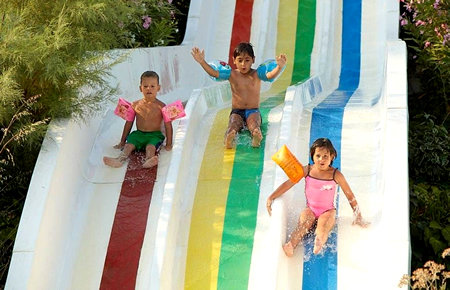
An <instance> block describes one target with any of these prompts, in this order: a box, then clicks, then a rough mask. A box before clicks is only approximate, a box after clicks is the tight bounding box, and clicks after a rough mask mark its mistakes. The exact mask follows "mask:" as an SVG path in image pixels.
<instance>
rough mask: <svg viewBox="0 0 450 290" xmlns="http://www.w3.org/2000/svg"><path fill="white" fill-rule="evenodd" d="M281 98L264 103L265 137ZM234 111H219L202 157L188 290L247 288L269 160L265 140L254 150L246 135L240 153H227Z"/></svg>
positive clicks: (241, 138)
mask: <svg viewBox="0 0 450 290" xmlns="http://www.w3.org/2000/svg"><path fill="white" fill-rule="evenodd" d="M282 101H283V98H282V97H271V98H269V99H267V100H266V101H264V102H262V103H261V107H260V111H261V116H262V119H263V122H262V126H261V129H262V132H263V135H264V136H265V135H266V132H267V123H268V120H267V116H268V114H269V112H270V110H271V109H272V108H274V107H275V106H277V105H279V104H281V103H282ZM229 114H230V109H229V108H227V109H223V110H221V111H219V112H218V113H217V115H216V118H215V120H214V123H213V126H212V128H211V131H210V136H209V139H208V143H207V145H206V150H205V153H204V156H203V161H202V165H201V169H200V174H199V179H198V184H197V190H196V193H195V198H194V205H193V209H192V217H191V225H190V233H189V244H188V252H187V261H186V277H185V288H186V289H216V288H217V289H246V288H247V284H248V277H249V271H250V262H251V254H252V248H253V237H254V233H255V227H256V214H257V209H258V200H259V193H260V190H259V188H260V184H261V175H262V170H263V161H264V148H265V146H264V145H265V143H264V142H265V138H263V141H262V143H261V146H260V147H259V148H253V147H251V137H250V134H249V132H248V131H247V130H244V131H242V132H241V133H240V134H238V135H237V137H236V148H235V149H224V146H223V136H224V132H225V131H226V128H227V124H228V116H229Z"/></svg>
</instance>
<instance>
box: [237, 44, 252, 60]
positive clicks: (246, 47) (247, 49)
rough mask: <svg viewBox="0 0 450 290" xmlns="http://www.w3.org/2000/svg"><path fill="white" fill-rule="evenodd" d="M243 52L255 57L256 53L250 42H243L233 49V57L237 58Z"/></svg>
mask: <svg viewBox="0 0 450 290" xmlns="http://www.w3.org/2000/svg"><path fill="white" fill-rule="evenodd" d="M242 53H246V54H248V55H249V56H250V57H251V58H255V53H254V52H253V45H252V44H251V43H250V42H241V43H239V44H238V46H236V48H235V49H234V51H233V57H234V58H236V57H237V56H238V55H241V54H242Z"/></svg>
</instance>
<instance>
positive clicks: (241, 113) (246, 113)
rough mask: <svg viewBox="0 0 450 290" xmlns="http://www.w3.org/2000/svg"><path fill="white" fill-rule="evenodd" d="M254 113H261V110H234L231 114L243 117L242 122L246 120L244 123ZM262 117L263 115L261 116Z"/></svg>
mask: <svg viewBox="0 0 450 290" xmlns="http://www.w3.org/2000/svg"><path fill="white" fill-rule="evenodd" d="M253 113H259V109H257V108H256V109H232V110H231V113H230V115H231V114H238V115H239V116H241V118H242V120H244V122H247V118H248V116H250V114H253ZM260 115H261V114H260Z"/></svg>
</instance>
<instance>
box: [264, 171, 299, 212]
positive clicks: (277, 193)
mask: <svg viewBox="0 0 450 290" xmlns="http://www.w3.org/2000/svg"><path fill="white" fill-rule="evenodd" d="M294 185H295V183H293V182H292V181H291V180H290V179H288V180H286V181H285V182H283V183H282V184H281V185H280V186H278V188H277V189H275V191H274V192H273V193H272V194H271V195H270V196H269V197H268V198H267V203H266V207H267V211H268V212H269V215H272V203H273V201H274V199H275V198H277V197H279V196H281V195H282V194H284V193H285V192H286V191H288V190H289V189H290V188H291V187H293V186H294Z"/></svg>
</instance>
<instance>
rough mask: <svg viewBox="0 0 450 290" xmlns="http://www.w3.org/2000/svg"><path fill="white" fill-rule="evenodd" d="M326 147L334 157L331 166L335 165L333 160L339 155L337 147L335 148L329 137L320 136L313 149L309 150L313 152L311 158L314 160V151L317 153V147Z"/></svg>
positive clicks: (312, 146)
mask: <svg viewBox="0 0 450 290" xmlns="http://www.w3.org/2000/svg"><path fill="white" fill-rule="evenodd" d="M322 147H324V148H326V149H327V150H328V151H329V152H330V155H333V156H334V158H333V159H332V160H331V163H330V166H331V165H333V160H334V159H335V158H336V157H337V152H336V149H334V146H333V144H332V143H331V141H330V139H328V138H319V139H317V140H316V141H314V143H313V144H312V145H311V149H310V150H309V153H310V154H311V160H314V153H316V148H322Z"/></svg>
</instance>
